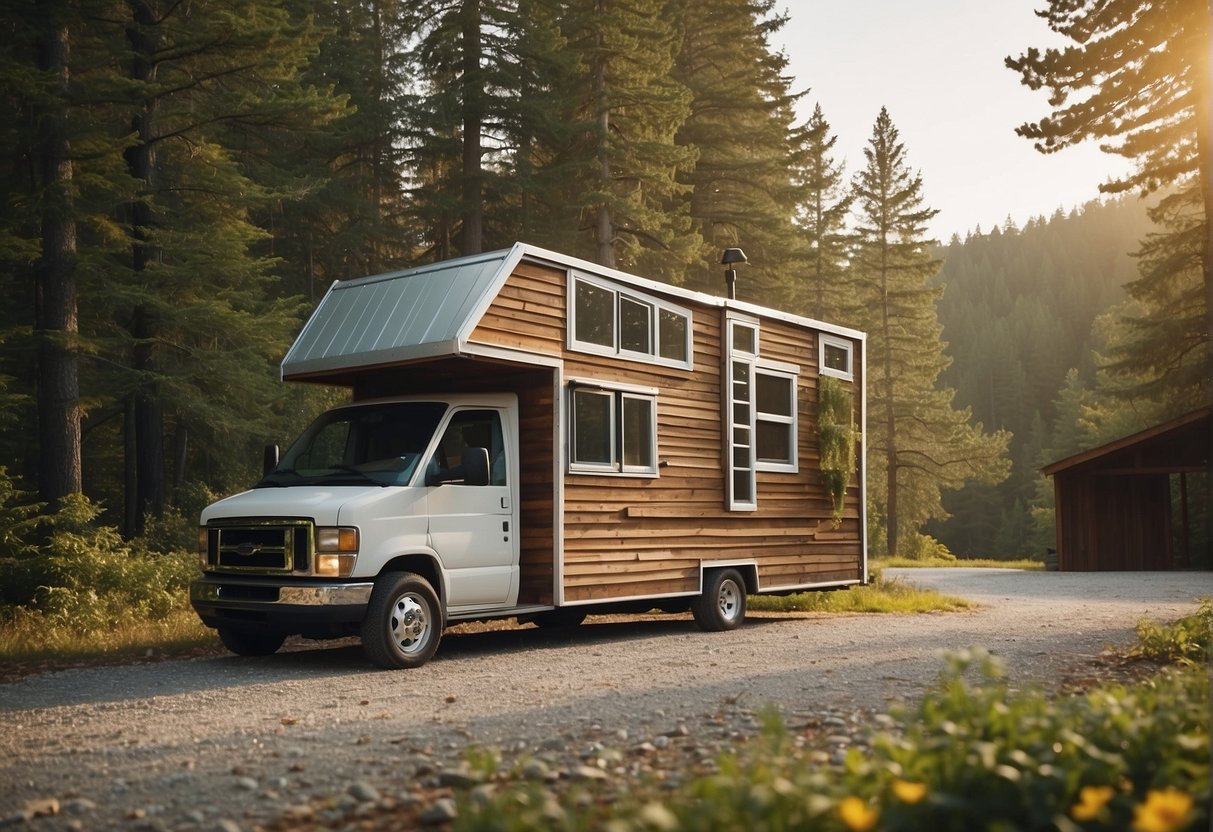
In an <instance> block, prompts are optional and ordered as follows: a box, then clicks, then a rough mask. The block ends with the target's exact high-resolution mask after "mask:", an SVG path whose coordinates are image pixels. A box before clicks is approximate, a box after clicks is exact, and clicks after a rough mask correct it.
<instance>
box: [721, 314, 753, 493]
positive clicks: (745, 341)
mask: <svg viewBox="0 0 1213 832" xmlns="http://www.w3.org/2000/svg"><path fill="white" fill-rule="evenodd" d="M726 326H727V330H726V332H727V341H728V343H727V345H726V346H727V351H726V363H725V376H726V378H727V380H728V381H727V390H728V405H727V408H726V416H727V417H728V425H727V434H726V435H727V436H728V437H729V455H728V459H727V466H728V471H727V474H726V477H725V482H726V484H727V489H728V494H727V500H728V506H729V510H731V511H753V510H754V509H756V508H758V496H757V478H756V477H755V472H756V471H757V468H756V467H755V457H754V450H755V449H754V392H755V391H754V364H755V361H756V359H757V357H758V355H757V354H758V323H757V321H753V322H751V321H740V320H734V319H731V318H730V319H727V321H726Z"/></svg>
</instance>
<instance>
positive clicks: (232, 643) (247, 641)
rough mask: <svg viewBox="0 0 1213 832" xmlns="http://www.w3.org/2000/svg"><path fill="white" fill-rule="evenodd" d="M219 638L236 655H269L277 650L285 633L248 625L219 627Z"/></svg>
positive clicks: (284, 638) (283, 639)
mask: <svg viewBox="0 0 1213 832" xmlns="http://www.w3.org/2000/svg"><path fill="white" fill-rule="evenodd" d="M219 640H220V641H222V642H223V646H224V647H226V648H227V649H228V650H231V651H232V652H233V653H235V654H236V655H237V656H270V655H273V654H274V653H277V652H278V648H279V647H281V646H282V642H284V641H286V634H285V633H279V632H277V631H275V630H261V629H258V630H254V629H252V628H249V627H220V628H219Z"/></svg>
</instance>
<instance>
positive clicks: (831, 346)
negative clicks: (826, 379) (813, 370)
mask: <svg viewBox="0 0 1213 832" xmlns="http://www.w3.org/2000/svg"><path fill="white" fill-rule="evenodd" d="M817 346H818V349H819V354H820V359H819V361H820V364H819V368H818V369H819V371H820V372H821V374H822V375H823V376H833V377H834V378H840V379H842V380H843V381H853V380H854V379H855V371H854V369H853V366H852V364H853V360H852V344H851V342H850V341H847V340H845V339H843V338H835V337H833V336H830V335H826V334H824V333H823V334H821V335H819V336H818V340H817Z"/></svg>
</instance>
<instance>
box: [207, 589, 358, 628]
mask: <svg viewBox="0 0 1213 832" xmlns="http://www.w3.org/2000/svg"><path fill="white" fill-rule="evenodd" d="M373 588H374V584H373V583H369V582H357V583H317V582H313V581H306V580H299V579H283V578H253V577H243V576H236V577H232V576H220V575H204V576H203V577H201V578H199V579H198V580H196V581H194V582H193V583H191V584H190V605H191V606H193V608H194V611H195V612H197V613H198V617H199V618H201V619H202V623H204V624H206V625H207V626H208V627H220V626H239V625H248V624H259V625H262V626H265V627H269V628H272V629H275V630H280V631H282V632H283V633H286V634H288V635H291V634H295V633H301V634H305V635H306V634H309V633H329V632H331V633H333V634H341V633H342V632H346V631H349V630H350V629H351V627H352V626H356V625H358V624H360V623H361V622H362V619H363V618H364V617H365V616H366V606H367V603H368V602H369V601H370V598H371V590H372V589H373Z"/></svg>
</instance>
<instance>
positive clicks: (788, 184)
mask: <svg viewBox="0 0 1213 832" xmlns="http://www.w3.org/2000/svg"><path fill="white" fill-rule="evenodd" d="M775 5H776V4H775V2H773V0H743V1H742V2H738V1H737V0H711V2H688V0H678V2H675V3H671V4H670V10H671V11H670V14H671V16H672V17H673V18H674V21H675V25H676V27H677V29H678V30H680V31H681V32H683V37H682V43H681V47H680V49H679V51H678V57H677V60H676V61H675V63H674V66H673V68H672V69H671V75H672V77H673V78H674V79H675V80H676V81H678V82H679V83H681V84H682V85H684V86H685V87H686V88H687V89H688V90H689V91H690V94H691V104H690V112H689V113H688V115H687V118H686V120H685V121H684V122H683V124H682V125H681V126H680V127H679V128H678V131H677V134H676V136H675V141H676V142H677V144H678V145H679V146H680V147H684V148H687V149H692V148H693V149H694V150H695V151H696V152H697V158H696V161H695V165H694V168H684V169H682V170H680V171H679V181H680V182H681V183H683V184H684V185H686V186H688V187H689V188H690V194H689V205H690V215H691V218H692V221H693V222H694V227H695V229H696V230H697V232H698V234H699V236H700V237H702V239H703V242H704V245H703V246H701V247H700V249H699V251H698V252H696V255H697V257H696V262H694V263H693V264H692V266H691V273H690V275H689V276H688V282H689V283H690V284H691V285H693V286H695V287H696V288H699V289H703V290H706V291H708V292H712V293H719V292H721V291H722V284H721V280H720V274H721V267H720V265H719V263H720V255H721V252H722V250H723V249H725V248H729V247H740V248H742V249H744V251H745V252H746V255H747V256H748V258H749V263H748V264H747V266H746V267H745V269H744V270H743V271H742V272H741V278H742V280H741V281H740V285H739V286H738V295H739V296H741V297H744V298H748V299H752V300H757V301H759V302H762V303H766V304H768V305H772V306H784V305H785V304H786V303H787V301H788V298H787V294H788V291H789V283H790V278H791V276H792V275H793V273H794V272H795V270H796V269H795V265H796V263H795V260H796V258H797V255H798V252H799V249H800V248H801V243H800V240H799V239H798V237H797V234H796V233H795V229H794V227H793V226H792V223H791V218H792V215H793V212H794V209H795V204H796V192H795V190H794V183H793V181H792V175H791V172H792V170H793V169H794V167H795V153H796V149H797V138H798V137H797V135H796V131H795V129H794V127H793V120H794V113H793V105H794V104H795V102H796V100H797V99H798V98H799V96H798V95H795V94H793V93H791V92H790V90H789V86H788V79H787V58H786V57H785V56H784V55H782V54H781V53H778V52H776V51H774V50H772V48H771V46H770V38H771V37H772V36H773V35H774V34H775V33H777V32H778V31H779V29H780V28H781V27H782V26H783V25H784V22H785V20H786V18H785V17H784V16H781V15H777V14H774V12H773V9H774V7H775Z"/></svg>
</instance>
